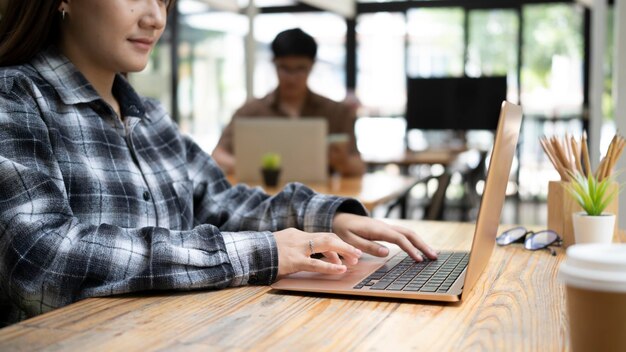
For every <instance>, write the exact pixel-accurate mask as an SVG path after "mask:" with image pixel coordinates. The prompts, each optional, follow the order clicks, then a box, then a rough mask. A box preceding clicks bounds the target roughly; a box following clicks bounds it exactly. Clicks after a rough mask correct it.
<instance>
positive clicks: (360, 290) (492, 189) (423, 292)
mask: <svg viewBox="0 0 626 352" xmlns="http://www.w3.org/2000/svg"><path fill="white" fill-rule="evenodd" d="M521 123H522V109H521V107H519V106H517V105H514V104H511V103H509V102H506V101H505V102H503V103H502V107H501V110H500V119H499V122H498V128H497V132H496V136H495V140H494V147H493V151H492V154H491V159H490V162H489V170H488V171H487V179H486V181H485V190H484V193H483V197H482V200H481V204H480V209H479V211H478V219H477V221H476V227H475V229H474V238H473V241H472V247H471V250H470V252H469V253H468V252H443V251H442V252H440V254H439V259H438V260H436V261H424V262H422V263H416V262H415V261H414V260H413V259H411V258H410V257H408V256H407V255H406V253H404V252H402V251H400V249H399V248H398V247H397V246H395V245H390V246H389V247H390V248H389V249H390V253H389V256H387V257H386V258H378V257H374V256H371V255H368V254H364V255H363V257H362V258H361V259H360V260H359V263H358V264H357V265H355V266H352V267H350V268H349V269H348V272H347V273H345V274H342V275H325V274H318V273H308V272H301V273H296V274H293V275H290V276H288V277H286V278H284V279H282V280H280V281H278V282H276V283H274V284H273V285H272V288H275V289H281V290H292V291H305V292H324V293H336V294H349V295H363V296H380V297H396V298H406V299H423V300H434V301H447V302H456V301H460V300H461V299H462V295H463V294H466V293H468V292H469V291H470V290H471V289H472V288H473V287H474V285H475V284H476V281H477V280H478V278H479V277H480V275H481V273H482V272H483V271H484V269H485V267H486V266H487V263H488V262H489V258H490V257H491V254H492V252H493V247H494V245H495V238H496V235H497V231H498V225H499V223H500V212H501V210H502V206H503V204H504V197H505V191H506V185H507V182H508V179H509V173H510V171H511V164H512V163H513V156H514V155H515V149H516V146H517V140H518V137H519V132H520V127H521ZM454 235H455V234H454V233H451V234H450V236H454Z"/></svg>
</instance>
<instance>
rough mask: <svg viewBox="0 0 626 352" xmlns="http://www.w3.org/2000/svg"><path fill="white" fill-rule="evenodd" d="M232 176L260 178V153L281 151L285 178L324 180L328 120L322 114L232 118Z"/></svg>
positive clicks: (254, 180) (305, 180)
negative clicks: (306, 116) (233, 159)
mask: <svg viewBox="0 0 626 352" xmlns="http://www.w3.org/2000/svg"><path fill="white" fill-rule="evenodd" d="M234 128H235V131H234V134H235V135H234V137H235V143H234V152H235V158H236V159H237V162H236V163H235V177H237V180H238V181H240V182H251V181H253V182H260V181H261V171H260V169H261V157H262V156H263V154H265V153H268V152H272V153H278V154H280V156H281V158H282V170H281V175H280V180H281V181H284V182H291V181H298V182H326V179H327V177H328V161H327V160H328V154H327V153H328V150H327V143H326V136H327V134H328V123H327V121H326V120H325V119H323V118H306V119H286V118H278V117H275V118H272V117H255V118H237V119H235V122H234Z"/></svg>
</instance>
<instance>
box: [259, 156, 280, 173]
mask: <svg viewBox="0 0 626 352" xmlns="http://www.w3.org/2000/svg"><path fill="white" fill-rule="evenodd" d="M280 163H281V159H280V155H278V154H276V153H266V154H264V155H263V157H261V168H263V169H264V170H278V169H280Z"/></svg>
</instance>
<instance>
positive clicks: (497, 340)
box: [0, 220, 569, 352]
mask: <svg viewBox="0 0 626 352" xmlns="http://www.w3.org/2000/svg"><path fill="white" fill-rule="evenodd" d="M394 223H399V224H402V225H404V226H407V227H410V228H412V229H414V230H415V231H417V232H418V233H419V234H420V235H422V237H424V238H425V239H427V241H428V243H429V244H431V245H432V246H433V247H434V248H437V249H465V250H467V249H469V247H470V244H471V235H472V232H473V228H474V227H473V225H470V224H461V223H438V222H419V221H401V220H398V221H394ZM503 228H504V227H501V229H503ZM557 253H558V255H557V256H556V257H553V256H551V255H550V253H549V252H548V251H545V250H541V251H536V252H531V251H527V250H524V249H523V248H522V247H521V245H511V246H507V247H496V248H495V249H494V252H493V256H492V258H491V260H490V263H489V265H488V267H487V271H486V272H485V273H483V275H482V276H481V278H480V279H479V281H478V283H477V285H476V287H475V288H474V290H473V291H472V292H471V293H470V295H468V296H466V299H465V300H464V301H463V302H461V303H455V304H446V303H429V302H422V301H403V300H399V299H380V298H363V297H342V296H332V295H316V294H293V293H286V292H282V291H276V290H272V289H270V288H268V287H259V286H252V287H242V288H232V289H226V290H222V291H196V292H159V293H145V294H135V295H128V296H123V297H110V298H91V299H87V300H84V301H81V302H77V303H75V304H72V305H70V306H67V307H64V308H61V309H58V310H56V311H53V312H50V313H48V314H44V315H41V316H38V317H35V318H33V319H29V320H26V321H23V322H21V323H19V324H15V325H12V326H9V327H6V328H4V329H2V330H0V351H86V350H89V351H124V352H129V351H195V350H199V351H207V350H210V351H248V350H259V351H263V350H272V351H309V350H315V351H331V350H332V351H408V350H411V351H561V350H567V349H569V342H568V338H567V334H568V328H567V317H566V314H565V305H564V289H563V287H562V286H561V285H560V284H559V282H558V281H557V279H556V276H557V272H558V266H559V263H560V262H561V260H562V259H563V257H564V255H563V250H562V249H557Z"/></svg>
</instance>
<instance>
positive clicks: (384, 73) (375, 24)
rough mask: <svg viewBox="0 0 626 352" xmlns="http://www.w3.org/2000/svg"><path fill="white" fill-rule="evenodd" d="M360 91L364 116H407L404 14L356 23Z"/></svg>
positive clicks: (374, 16) (368, 17) (375, 16)
mask: <svg viewBox="0 0 626 352" xmlns="http://www.w3.org/2000/svg"><path fill="white" fill-rule="evenodd" d="M356 31H357V38H358V44H357V45H358V49H357V60H358V62H357V72H358V74H357V87H356V94H357V96H358V97H359V99H360V101H361V104H362V109H361V111H360V112H359V115H362V116H394V115H395V116H398V115H404V110H405V107H406V72H405V68H404V67H405V65H404V56H405V55H404V53H405V40H404V38H405V35H406V26H405V18H404V15H403V14H398V13H386V12H385V13H376V14H371V15H361V16H359V18H358V22H357V28H356Z"/></svg>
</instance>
